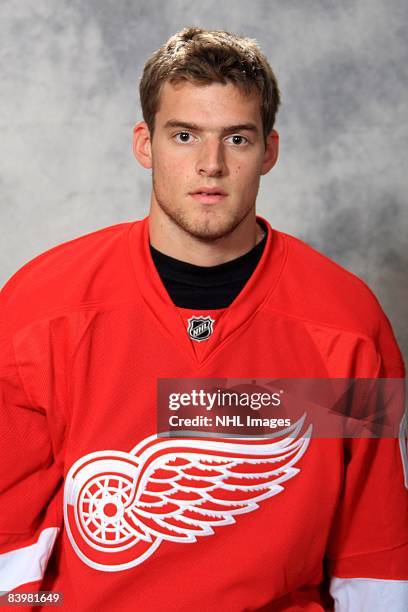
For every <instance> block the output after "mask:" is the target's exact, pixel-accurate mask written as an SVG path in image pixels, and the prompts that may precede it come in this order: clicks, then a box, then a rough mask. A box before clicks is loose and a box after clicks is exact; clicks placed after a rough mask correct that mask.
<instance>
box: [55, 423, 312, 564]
mask: <svg viewBox="0 0 408 612" xmlns="http://www.w3.org/2000/svg"><path fill="white" fill-rule="evenodd" d="M304 421H305V415H304V416H303V417H302V418H301V419H299V421H298V422H297V423H295V424H293V425H291V426H290V427H288V428H287V429H285V430H283V431H281V432H280V433H279V436H277V434H274V435H273V436H270V437H269V438H250V439H247V438H242V439H239V441H238V440H237V441H234V442H231V441H230V439H228V440H225V439H217V440H215V439H205V438H204V439H203V438H199V439H186V438H176V439H175V438H171V439H168V438H158V437H157V436H151V437H149V438H146V439H145V440H143V441H142V442H140V443H139V444H138V445H137V446H136V447H135V448H134V449H133V450H132V451H131V452H130V453H125V452H121V451H101V452H96V453H90V454H89V455H86V456H85V457H82V458H81V459H79V460H78V461H77V462H76V463H75V464H74V465H73V466H72V467H71V469H70V470H69V473H68V475H67V478H66V482H65V489H64V517H65V525H66V529H67V533H68V537H69V539H70V542H71V544H72V546H73V548H74V550H75V552H76V553H77V555H78V556H79V557H80V558H81V559H82V561H83V562H84V563H86V564H87V565H89V566H90V567H92V568H94V569H97V570H101V571H108V572H115V571H119V570H124V569H128V568H131V567H134V566H136V565H139V564H140V563H143V562H144V561H145V560H146V559H147V558H148V557H150V555H152V554H153V553H154V552H155V550H157V548H158V547H159V546H160V544H161V542H163V540H167V541H170V542H175V543H184V544H186V543H193V542H196V541H197V538H198V537H203V536H210V535H213V534H214V528H218V527H223V526H225V525H233V524H234V523H235V517H236V516H238V515H240V514H244V513H247V512H252V511H254V510H256V509H257V508H258V507H259V506H258V503H259V502H262V501H263V500H265V499H268V498H269V497H272V496H273V495H277V494H278V493H280V492H281V491H283V490H284V487H283V486H282V485H283V483H284V482H286V481H287V480H289V479H290V478H293V476H295V475H296V474H297V473H298V472H299V471H300V470H299V468H297V467H294V466H295V465H296V463H297V462H298V461H299V459H300V458H301V457H302V455H303V454H304V453H305V451H306V449H307V447H308V445H309V442H310V436H311V429H312V426H309V428H308V429H307V431H305V432H304V434H303V437H301V436H300V434H301V430H302V428H303V425H304Z"/></svg>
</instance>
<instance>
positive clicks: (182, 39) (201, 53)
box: [139, 27, 280, 141]
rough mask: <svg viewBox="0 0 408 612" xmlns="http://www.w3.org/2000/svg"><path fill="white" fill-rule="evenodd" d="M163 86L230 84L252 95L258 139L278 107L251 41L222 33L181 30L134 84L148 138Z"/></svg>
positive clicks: (272, 81) (270, 77) (268, 71)
mask: <svg viewBox="0 0 408 612" xmlns="http://www.w3.org/2000/svg"><path fill="white" fill-rule="evenodd" d="M166 81H170V82H171V83H177V82H180V81H190V82H191V83H195V84H198V85H205V84H209V83H214V82H216V83H222V84H226V83H227V82H232V83H233V84H234V85H237V86H238V87H239V88H240V89H241V91H243V92H244V93H245V94H246V95H248V94H250V93H251V92H252V91H253V90H254V88H256V89H258V91H259V94H260V100H261V117H262V125H263V134H264V139H265V141H266V137H267V135H268V134H269V133H270V131H271V130H272V128H273V126H274V123H275V116H276V113H277V110H278V107H279V105H280V93H279V88H278V83H277V81H276V77H275V75H274V73H273V71H272V68H271V67H270V65H269V63H268V61H267V59H266V58H265V56H264V55H263V54H262V53H261V50H260V49H259V47H258V45H257V43H256V42H255V40H252V39H250V38H246V37H240V36H237V35H235V34H231V33H230V32H225V31H224V30H203V29H201V28H194V27H189V28H184V29H183V30H181V31H180V32H177V33H176V34H174V35H173V36H171V37H170V38H169V40H168V41H167V42H165V43H164V44H163V45H162V46H161V47H160V48H159V49H157V51H155V52H154V53H153V55H152V56H151V57H150V58H149V59H148V60H147V62H146V64H145V67H144V70H143V74H142V78H141V81H140V87H139V92H140V102H141V106H142V113H143V118H144V120H145V122H146V123H147V125H148V128H149V131H150V134H151V136H153V132H154V121H155V116H156V113H157V111H158V109H159V103H160V93H161V89H162V87H163V85H164V83H165V82H166Z"/></svg>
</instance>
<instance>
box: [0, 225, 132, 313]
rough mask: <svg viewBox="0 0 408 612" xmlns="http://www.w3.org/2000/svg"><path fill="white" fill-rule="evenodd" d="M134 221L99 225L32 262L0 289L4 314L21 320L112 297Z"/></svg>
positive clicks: (125, 269)
mask: <svg viewBox="0 0 408 612" xmlns="http://www.w3.org/2000/svg"><path fill="white" fill-rule="evenodd" d="M135 223H139V222H137V221H136V222H125V223H119V224H116V225H111V226H109V227H104V228H102V229H98V230H96V231H93V232H90V233H88V234H85V235H82V236H79V237H76V238H74V239H72V240H68V241H66V242H63V243H61V244H58V245H57V246H54V247H52V248H51V249H48V250H46V251H44V252H43V253H40V254H39V255H37V256H36V257H34V258H33V259H31V260H30V261H28V262H27V263H26V264H24V265H23V266H22V267H21V268H19V269H18V270H17V271H16V272H15V273H14V274H13V276H11V278H10V279H9V280H8V281H7V282H6V284H5V285H4V286H3V288H2V290H1V292H0V315H1V316H0V318H1V319H3V318H6V319H7V320H8V321H9V323H10V324H12V321H13V320H15V321H17V320H18V321H19V322H20V323H21V324H23V323H25V322H29V321H30V320H33V319H34V318H36V317H40V316H42V315H45V314H47V313H50V312H52V311H58V310H63V309H64V308H70V307H75V306H80V305H81V304H83V303H89V302H91V303H92V302H100V301H103V300H105V299H108V298H109V297H110V298H112V297H114V296H115V295H116V292H117V290H119V291H120V287H121V280H122V279H121V276H122V275H124V274H125V273H128V267H127V265H128V255H127V233H128V231H129V230H130V228H131V227H132V226H133V225H134V224H135ZM125 284H126V283H125Z"/></svg>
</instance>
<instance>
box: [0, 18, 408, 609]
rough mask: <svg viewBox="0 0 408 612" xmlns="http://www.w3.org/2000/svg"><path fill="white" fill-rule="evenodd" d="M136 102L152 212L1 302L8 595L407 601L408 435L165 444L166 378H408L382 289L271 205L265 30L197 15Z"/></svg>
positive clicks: (81, 243) (393, 604)
mask: <svg viewBox="0 0 408 612" xmlns="http://www.w3.org/2000/svg"><path fill="white" fill-rule="evenodd" d="M140 95H141V104H142V111H143V119H144V120H143V121H141V122H139V123H137V125H136V126H135V129H134V153H135V156H136V158H137V160H138V161H139V162H140V163H141V164H142V166H144V167H145V168H148V169H151V170H152V193H151V201H150V211H149V215H148V216H147V217H146V218H145V219H143V220H141V221H132V222H128V223H120V224H118V225H114V226H111V227H107V228H104V229H101V230H98V231H96V232H93V233H91V234H88V235H86V236H81V237H79V238H76V239H74V240H71V241H69V242H66V243H64V244H61V245H58V246H57V247H55V248H53V249H50V250H49V251H47V252H45V253H43V254H41V255H39V256H38V257H36V258H35V259H33V260H32V261H30V262H29V263H27V264H26V265H25V266H23V267H22V268H21V269H20V270H19V271H18V272H17V273H16V274H15V275H14V276H13V277H12V278H11V279H10V280H9V282H8V283H7V284H6V285H5V287H4V288H3V290H2V293H1V297H0V326H1V327H0V360H1V361H0V379H1V394H0V401H1V421H0V422H1V435H0V440H1V461H0V469H1V480H0V504H1V511H0V591H2V592H5V593H6V595H5V596H4V597H3V601H4V602H6V603H10V602H11V603H20V602H22V603H23V604H24V605H31V603H33V602H34V603H38V602H40V603H41V602H43V603H44V605H46V603H47V602H50V601H51V600H46V599H42V600H41V599H38V601H37V600H35V599H33V598H34V596H35V595H36V596H37V597H38V598H40V597H43V598H44V597H51V596H53V595H52V594H57V596H58V593H62V595H63V598H64V602H63V608H64V609H66V610H70V611H71V610H76V611H78V612H82V611H84V612H85V611H94V610H101V611H104V610H106V611H112V610H114V611H122V610H123V611H130V610H149V611H151V612H153V611H162V610H174V611H180V612H181V611H183V612H192V611H193V610H194V611H195V610H200V612H206V611H208V612H210V611H211V612H218V611H219V612H221V611H222V612H225V611H231V612H232V611H236V612H239V611H243V610H275V611H296V610H308V611H310V612H312V611H318V610H332V609H335V610H336V611H337V612H357V611H358V612H361V611H362V610H370V612H377V611H379V610H381V611H382V610H384V608H387V609H389V610H392V611H393V612H403V611H404V612H406V610H407V609H408V491H407V488H406V484H407V483H406V480H405V478H406V473H405V474H404V469H405V470H406V469H407V466H406V434H405V428H404V427H403V426H402V425H401V435H400V438H399V439H397V438H396V437H393V438H392V437H390V438H387V439H385V438H383V439H373V438H370V437H364V436H360V437H354V438H348V439H342V438H339V437H337V438H335V437H332V438H326V439H324V438H313V435H312V434H311V432H312V431H313V413H312V412H310V411H306V412H305V415H304V416H303V417H302V418H299V419H296V420H294V421H293V423H292V424H291V425H289V426H285V427H284V428H283V429H281V431H280V432H278V435H276V434H274V435H266V436H263V437H262V436H261V437H258V438H256V439H254V440H251V439H250V437H249V436H246V437H245V436H244V437H241V438H238V437H234V436H229V437H228V436H219V435H217V431H213V432H212V434H213V435H210V434H208V435H202V433H201V435H196V436H195V435H194V433H192V434H191V435H190V436H189V435H180V436H168V437H160V436H159V435H158V427H157V419H156V408H157V401H158V395H160V393H159V391H160V389H161V387H160V381H163V380H169V379H171V380H173V381H174V380H176V381H177V380H183V381H185V380H187V379H189V380H191V379H193V380H195V381H197V380H198V381H200V380H201V381H208V380H214V379H216V380H227V379H251V380H253V379H285V378H298V379H335V378H344V379H359V378H367V379H374V380H375V379H382V378H384V379H385V378H395V379H403V378H404V364H403V361H402V357H401V354H400V351H399V349H398V346H397V344H396V341H395V338H394V335H393V332H392V329H391V326H390V324H389V321H388V319H387V318H386V316H385V315H384V313H383V311H382V310H381V307H380V305H379V303H378V301H377V300H376V298H375V296H374V295H373V294H372V292H371V291H370V290H369V288H368V287H367V286H366V285H365V284H364V283H363V282H362V281H361V280H359V279H358V278H357V277H356V276H354V275H353V274H351V273H349V272H347V271H345V270H344V269H342V268H341V267H340V266H338V265H337V264H335V263H334V262H333V261H331V260H329V259H328V258H327V257H325V256H323V255H321V254H319V253H318V252H316V251H315V250H313V249H312V248H311V247H309V246H308V245H306V244H305V243H304V242H302V241H300V240H298V239H296V238H294V237H292V236H290V235H288V234H284V233H282V232H280V231H278V230H276V229H275V228H272V227H271V225H270V223H269V222H268V221H267V220H265V219H262V218H260V217H257V216H256V211H255V203H256V197H257V193H258V188H259V182H260V177H261V176H262V175H264V174H266V173H267V172H269V171H270V170H271V169H272V168H273V166H274V164H275V163H276V160H277V156H278V134H277V132H276V130H275V129H274V121H275V115H276V112H277V109H278V106H279V103H280V95H279V90H278V86H277V82H276V79H275V76H274V74H273V72H272V70H271V68H270V66H269V64H268V62H267V61H266V59H265V57H264V56H263V55H262V53H261V52H260V50H259V48H258V46H257V45H256V44H255V42H254V41H252V40H250V39H247V38H241V37H238V36H235V35H232V34H229V33H227V32H221V31H207V30H201V29H198V28H186V29H185V30H183V31H181V32H179V33H177V34H175V35H174V36H172V37H171V38H170V39H169V40H168V41H167V42H166V43H165V44H164V45H163V46H162V47H161V48H160V49H159V50H158V51H156V52H155V53H154V54H153V55H152V57H151V58H150V59H149V60H148V62H147V63H146V66H145V69H144V72H143V77H142V80H141V84H140ZM203 384H204V382H203ZM180 391H181V389H180ZM195 392H196V395H194V396H192V397H193V399H194V398H195V399H197V398H199V397H207V396H206V395H205V394H204V391H202V394H201V396H200V395H199V394H198V391H197V389H196V388H195ZM261 395H262V393H260V394H258V396H257V397H258V398H259V397H261ZM174 397H176V396H174ZM177 397H179V398H181V400H182V401H183V402H184V400H186V401H185V402H184V403H187V399H188V394H187V396H186V397H184V396H183V395H182V394H179V395H177ZM208 397H209V396H208ZM277 397H278V396H277V395H276V394H275V399H276V398H277ZM203 414H205V415H206V418H207V419H210V418H211V415H210V411H209V410H208V411H206V412H203ZM208 422H209V421H208ZM286 425H287V423H286ZM29 592H30V594H31V599H29V598H28V595H27V593H29ZM49 592H50V593H51V595H49V594H48V593H49Z"/></svg>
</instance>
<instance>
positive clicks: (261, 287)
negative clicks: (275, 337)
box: [128, 216, 287, 366]
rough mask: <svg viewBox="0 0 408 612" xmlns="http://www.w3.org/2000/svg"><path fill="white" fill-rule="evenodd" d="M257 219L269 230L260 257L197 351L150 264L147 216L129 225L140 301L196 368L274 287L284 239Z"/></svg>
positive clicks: (284, 248) (283, 256)
mask: <svg viewBox="0 0 408 612" xmlns="http://www.w3.org/2000/svg"><path fill="white" fill-rule="evenodd" d="M257 219H260V220H261V221H263V222H264V224H265V225H266V227H267V229H268V237H267V240H266V245H265V249H264V252H263V254H262V257H261V259H260V260H259V262H258V265H257V267H256V268H255V270H254V272H253V273H252V275H251V277H250V278H249V280H248V282H247V283H246V284H245V286H244V288H243V289H242V290H241V292H240V293H239V294H238V295H237V296H236V298H235V299H234V301H233V302H232V303H231V304H230V306H228V307H227V308H224V309H223V310H222V312H221V313H220V316H219V317H217V321H216V324H215V325H214V331H213V333H212V335H211V337H210V338H209V339H208V340H206V341H205V342H202V343H200V350H199V351H197V350H196V347H195V346H194V344H195V342H194V341H193V340H190V338H189V336H188V334H187V329H186V324H185V317H183V316H182V313H181V312H180V309H179V308H177V306H175V304H174V303H173V301H172V299H171V298H170V296H169V294H168V292H167V290H166V288H165V286H164V285H163V282H162V280H161V278H160V275H159V273H158V271H157V269H156V266H155V264H154V262H153V259H152V256H151V253H150V246H149V217H145V218H144V219H143V220H142V221H135V222H134V223H132V224H131V225H130V228H129V233H128V247H129V255H130V258H131V261H132V268H133V270H134V274H135V277H136V284H137V287H138V290H139V293H140V296H141V299H142V300H143V302H144V303H145V304H146V306H147V307H148V309H149V310H150V311H151V314H152V315H153V317H154V320H155V324H157V327H158V328H159V329H161V331H162V332H163V334H164V336H165V337H167V338H168V340H169V341H171V342H175V343H176V344H177V345H178V346H179V348H180V349H181V350H182V351H183V352H184V353H185V354H186V355H187V356H188V358H189V359H190V360H192V361H193V363H194V364H195V365H196V366H197V365H198V366H203V365H204V364H206V363H207V361H209V360H210V359H212V358H213V357H214V356H215V355H216V354H218V352H219V351H220V350H222V349H223V348H224V347H225V345H226V344H228V343H229V342H230V341H231V340H232V339H233V338H234V337H235V336H236V335H237V334H239V333H240V332H241V331H242V329H243V328H244V327H245V326H246V325H247V324H249V322H250V320H251V319H252V317H254V316H255V315H256V313H257V312H258V310H259V309H260V308H262V306H263V304H264V303H265V302H266V301H267V300H268V298H269V297H270V295H271V294H272V292H273V291H274V290H275V288H276V286H277V283H278V280H279V277H280V275H281V273H282V270H283V267H284V263H285V260H286V252H287V245H286V240H285V236H284V234H281V233H280V232H278V231H277V230H274V229H273V228H272V227H271V226H270V224H269V223H268V221H266V220H265V219H263V218H262V217H259V216H258V217H257ZM209 312H210V311H209ZM205 314H206V311H205V310H197V315H205Z"/></svg>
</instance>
